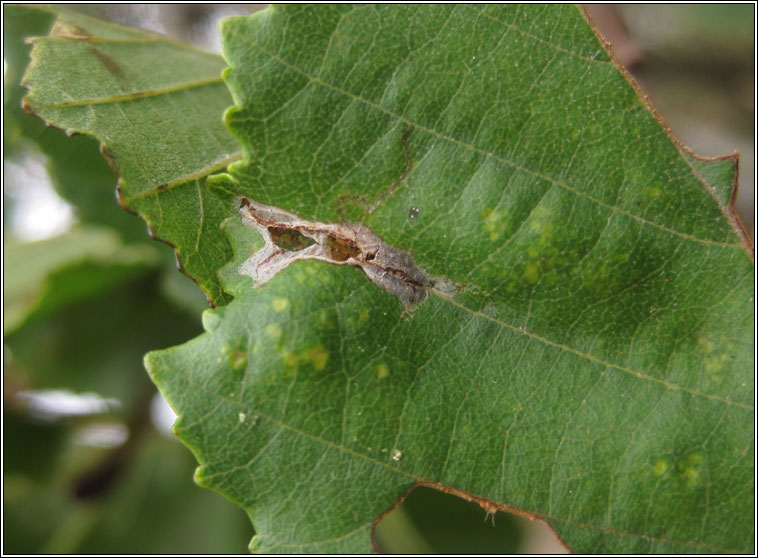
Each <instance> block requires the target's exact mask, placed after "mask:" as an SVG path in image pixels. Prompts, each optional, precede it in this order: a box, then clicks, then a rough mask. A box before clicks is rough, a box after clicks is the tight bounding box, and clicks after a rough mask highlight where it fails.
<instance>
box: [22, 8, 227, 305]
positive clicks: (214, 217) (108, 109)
mask: <svg viewBox="0 0 758 558" xmlns="http://www.w3.org/2000/svg"><path fill="white" fill-rule="evenodd" d="M56 13H57V19H56V21H55V24H54V25H53V28H52V31H51V33H50V36H48V37H43V38H38V39H34V40H33V45H34V48H33V50H32V54H31V56H32V62H31V64H30V66H29V68H28V69H27V72H26V74H25V75H24V80H23V83H24V85H25V86H26V87H27V88H28V89H29V94H28V95H27V96H26V97H25V99H24V103H25V107H26V109H27V110H29V111H31V112H33V113H34V114H37V115H39V116H40V117H42V118H43V119H45V120H46V121H47V122H49V123H51V124H53V125H55V126H57V127H59V128H63V129H65V130H67V131H68V132H70V133H72V132H76V133H83V134H88V135H91V136H94V137H96V138H97V139H98V140H99V141H100V142H101V150H102V151H103V153H104V154H105V155H106V157H107V159H108V160H109V162H110V164H111V166H112V167H113V168H114V170H115V171H116V172H117V174H118V176H119V185H118V194H119V200H120V203H121V205H122V206H123V207H124V208H125V209H127V210H129V211H132V212H135V213H138V214H140V215H141V216H143V217H144V218H145V220H146V221H147V223H148V226H149V228H150V230H151V231H152V233H153V234H154V235H155V236H157V237H158V238H160V239H162V240H165V241H166V242H168V243H170V244H172V245H173V246H174V247H175V248H176V250H177V256H178V257H179V259H180V262H181V264H182V265H183V268H184V270H185V271H186V273H187V274H188V275H190V276H191V277H193V278H194V279H195V280H196V281H197V282H198V284H199V285H200V287H201V288H202V289H203V290H204V291H205V292H206V294H207V295H208V297H209V299H210V300H211V301H212V302H214V303H218V304H221V303H224V302H225V301H226V300H228V298H227V297H226V295H224V294H223V292H222V291H221V288H220V286H219V284H218V279H217V278H216V274H215V271H216V269H217V268H218V267H220V266H221V265H223V264H224V263H225V262H226V261H227V260H228V258H229V255H230V248H229V245H228V242H227V241H226V239H225V238H224V237H223V235H222V234H221V231H220V229H219V224H220V223H221V221H222V220H223V218H225V215H224V214H223V212H222V206H221V204H220V203H219V201H218V200H217V199H216V198H215V197H213V196H211V195H210V194H209V193H208V191H207V189H206V187H205V177H206V176H207V175H208V174H210V173H212V172H215V171H218V170H221V169H224V168H225V167H226V165H227V164H228V163H229V162H230V161H234V160H235V159H237V158H238V157H239V146H238V144H237V143H236V142H235V140H234V138H233V137H232V136H231V135H230V134H229V133H228V132H227V131H226V129H225V127H224V124H223V122H222V120H221V114H222V112H223V110H224V109H225V108H226V107H227V106H228V105H229V102H230V97H229V93H228V91H227V89H226V87H225V86H224V84H223V82H222V81H221V77H220V74H221V70H222V69H223V68H224V61H223V59H222V58H221V57H219V56H216V55H213V54H209V53H205V52H202V51H199V50H196V49H194V48H191V47H188V46H185V45H181V44H177V43H175V42H173V41H172V40H170V39H167V38H164V37H159V36H156V35H151V34H149V33H145V32H142V31H137V30H132V29H127V28H124V27H119V26H117V25H113V24H109V23H105V22H101V21H97V20H94V19H92V18H89V17H87V16H84V15H80V14H75V13H72V12H65V11H57V12H56Z"/></svg>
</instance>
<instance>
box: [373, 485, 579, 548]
mask: <svg viewBox="0 0 758 558" xmlns="http://www.w3.org/2000/svg"><path fill="white" fill-rule="evenodd" d="M376 540H377V543H378V544H379V548H380V549H381V550H382V552H383V553H385V554H538V553H547V554H567V553H568V550H567V549H566V547H565V546H563V544H562V543H561V542H560V541H559V540H558V537H556V535H555V533H553V531H552V529H550V527H548V525H547V524H545V523H544V522H542V521H539V520H530V519H526V518H523V517H520V516H517V515H514V514H510V513H506V512H501V511H496V512H494V514H493V513H488V512H487V511H485V510H484V509H483V508H482V507H481V506H480V505H479V504H478V503H476V502H469V501H467V500H464V499H463V498H460V497H458V496H456V495H454V494H447V493H445V492H442V491H440V490H436V489H434V488H431V487H427V486H419V487H416V488H415V489H414V490H413V491H412V492H411V493H410V494H409V495H408V496H407V498H406V499H405V500H404V501H403V502H401V503H400V504H399V505H398V506H397V507H396V508H394V509H393V510H392V511H390V512H389V513H388V514H387V515H385V516H384V517H383V518H382V519H381V521H380V522H379V523H378V524H377V525H376Z"/></svg>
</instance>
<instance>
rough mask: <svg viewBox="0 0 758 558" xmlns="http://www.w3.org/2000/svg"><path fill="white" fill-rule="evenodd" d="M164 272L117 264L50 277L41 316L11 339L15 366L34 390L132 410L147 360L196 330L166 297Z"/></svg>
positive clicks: (144, 384) (81, 266)
mask: <svg viewBox="0 0 758 558" xmlns="http://www.w3.org/2000/svg"><path fill="white" fill-rule="evenodd" d="M159 271H160V268H156V267H155V266H154V265H153V266H150V265H146V263H145V262H140V261H136V262H131V263H128V262H124V261H119V260H118V258H114V259H113V260H112V261H110V262H107V261H105V262H104V261H93V260H84V261H82V262H80V263H77V264H72V265H70V266H68V267H65V268H63V269H60V270H58V271H56V272H54V273H52V274H51V275H49V276H48V278H47V281H46V283H45V290H44V291H43V293H42V295H41V297H40V301H39V303H38V304H37V306H36V307H35V310H34V311H33V312H31V313H30V314H29V315H28V317H27V318H26V320H25V321H24V322H23V324H21V325H20V326H19V327H17V328H16V329H15V330H14V331H12V332H11V333H10V334H7V335H6V336H5V344H6V345H7V347H8V348H9V349H10V351H11V355H12V360H11V362H12V364H13V366H14V367H15V368H17V369H19V370H20V371H21V372H22V373H23V374H24V375H25V376H26V377H27V378H28V380H29V382H30V383H31V385H32V386H33V387H35V388H38V389H40V388H49V389H52V388H66V389H70V390H73V391H75V392H83V391H94V392H96V393H99V394H100V395H103V396H106V397H113V398H117V399H119V400H120V401H121V402H122V404H123V405H124V407H125V408H127V409H131V408H132V406H133V405H134V404H135V403H137V402H138V401H140V400H141V399H142V398H143V397H144V395H145V391H146V389H149V381H148V378H147V377H146V375H145V374H144V370H143V369H142V366H141V360H142V355H144V354H145V352H147V351H149V350H151V349H156V348H159V347H168V346H170V345H173V344H175V343H178V342H181V341H182V340H184V339H186V338H187V337H188V336H190V335H193V334H195V333H196V332H197V330H198V326H197V324H196V323H195V321H194V320H192V319H189V318H188V317H187V315H186V314H185V313H184V312H182V311H179V310H177V309H176V308H175V307H174V306H173V305H172V304H170V303H168V302H167V301H166V300H165V298H163V296H162V295H161V293H160V289H159V283H158V273H159Z"/></svg>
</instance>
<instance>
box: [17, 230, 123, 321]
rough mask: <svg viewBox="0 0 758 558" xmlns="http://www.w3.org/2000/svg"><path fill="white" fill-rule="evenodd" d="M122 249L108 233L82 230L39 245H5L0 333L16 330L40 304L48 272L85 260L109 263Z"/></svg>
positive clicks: (114, 237)
mask: <svg viewBox="0 0 758 558" xmlns="http://www.w3.org/2000/svg"><path fill="white" fill-rule="evenodd" d="M122 248H123V247H122V245H121V244H120V242H119V241H118V237H117V236H116V235H115V234H114V233H113V232H112V231H110V230H107V229H102V228H97V227H81V228H76V229H74V230H72V231H71V232H69V233H67V234H64V235H60V236H57V237H53V238H50V239H46V240H41V241H39V242H24V243H21V242H12V241H11V242H6V243H5V244H4V258H3V264H4V265H3V281H4V284H3V319H4V321H3V331H4V332H9V331H11V330H13V329H14V328H15V327H17V326H18V325H19V324H20V323H21V322H22V321H23V319H24V318H26V316H27V314H28V313H29V312H30V311H32V310H33V309H34V308H35V307H36V306H37V305H38V304H39V302H40V298H41V296H42V291H43V290H44V287H45V280H46V278H47V276H48V274H50V273H51V272H53V271H55V270H57V269H60V268H63V267H65V266H67V265H71V264H75V263H79V262H80V261H82V260H84V259H94V260H97V259H100V260H106V259H112V258H114V257H115V256H116V254H117V252H118V251H119V250H121V249H122Z"/></svg>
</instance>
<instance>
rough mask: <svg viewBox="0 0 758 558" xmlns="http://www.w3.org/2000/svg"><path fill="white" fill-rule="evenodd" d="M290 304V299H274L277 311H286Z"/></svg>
mask: <svg viewBox="0 0 758 558" xmlns="http://www.w3.org/2000/svg"><path fill="white" fill-rule="evenodd" d="M289 306H290V301H289V300H287V299H286V298H275V299H274V310H276V311H277V312H284V311H285V310H286V309H287V308H289Z"/></svg>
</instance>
